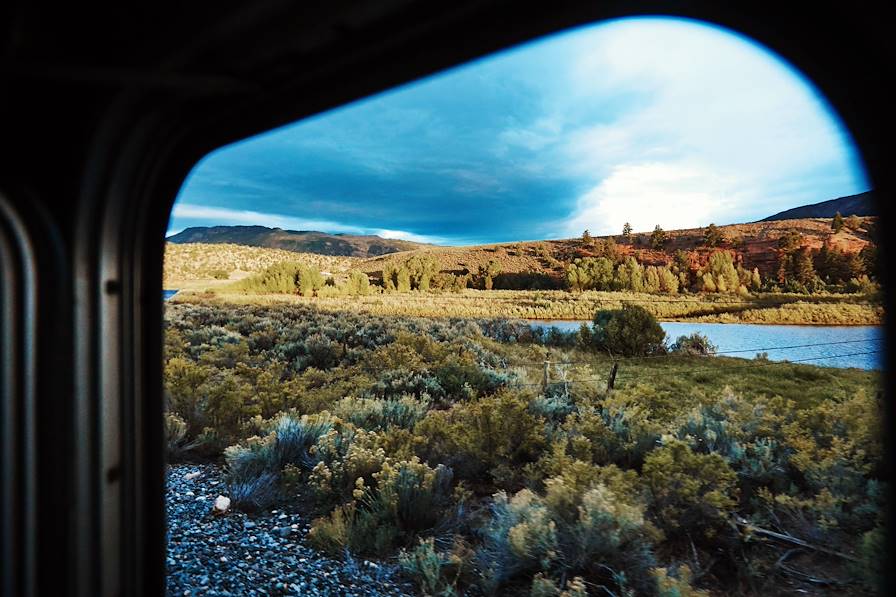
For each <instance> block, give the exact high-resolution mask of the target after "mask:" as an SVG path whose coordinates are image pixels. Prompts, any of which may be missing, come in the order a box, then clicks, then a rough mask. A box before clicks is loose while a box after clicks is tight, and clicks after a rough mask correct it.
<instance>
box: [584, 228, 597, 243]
mask: <svg viewBox="0 0 896 597" xmlns="http://www.w3.org/2000/svg"><path fill="white" fill-rule="evenodd" d="M593 242H594V237H592V236H591V233H590V232H589V231H588V230H587V229H586V230H585V232H583V233H582V244H583V245H585V246H586V247H588V246H591V244H592V243H593Z"/></svg>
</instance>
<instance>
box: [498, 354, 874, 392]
mask: <svg viewBox="0 0 896 597" xmlns="http://www.w3.org/2000/svg"><path fill="white" fill-rule="evenodd" d="M880 352H883V351H881V350H869V351H864V352H851V353H847V354H837V355H825V356H818V357H810V358H805V359H794V360H787V361H766V362H761V363H750V364H747V365H735V366H730V365H728V364H726V363H724V362H720V363H718V364H717V365H715V366H713V367H702V368H701V367H698V368H696V369H688V370H686V371H683V372H682V373H689V374H691V373H700V372H703V371H718V370H719V369H720V368H721V369H726V370H728V371H730V370H733V369H735V370H736V369H752V368H758V367H769V366H772V365H790V364H793V363H808V362H811V361H823V360H828V359H831V360H833V359H842V358H846V357H855V356H864V355H871V354H878V353H880ZM605 381H606V380H605V379H604V378H593V379H569V380H557V381H549V382H548V384H547V385H552V384H553V385H561V384H572V383H593V382H605ZM507 385H512V386H530V387H531V386H544V385H545V384H544V382H539V383H510V384H507Z"/></svg>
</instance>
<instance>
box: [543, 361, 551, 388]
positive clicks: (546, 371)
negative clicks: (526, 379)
mask: <svg viewBox="0 0 896 597" xmlns="http://www.w3.org/2000/svg"><path fill="white" fill-rule="evenodd" d="M550 375H551V361H549V360H547V359H545V362H544V377H543V380H542V384H543V385H544V391H545V392H547V391H548V381H549V380H550Z"/></svg>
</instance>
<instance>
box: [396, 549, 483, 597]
mask: <svg viewBox="0 0 896 597" xmlns="http://www.w3.org/2000/svg"><path fill="white" fill-rule="evenodd" d="M471 557H472V551H471V550H470V549H469V547H467V546H466V544H465V543H464V542H463V541H462V540H460V539H459V538H455V539H454V542H453V544H452V546H451V549H448V550H439V549H437V548H436V546H435V541H434V540H433V538H432V537H429V538H427V539H420V542H419V543H418V544H417V545H416V546H415V547H413V548H412V549H409V550H404V549H403V550H401V552H400V553H399V554H398V562H399V565H400V566H401V569H402V571H403V572H404V573H405V574H406V575H408V576H409V577H411V579H412V580H413V581H414V582H415V583H416V584H417V586H418V587H419V588H420V591H421V592H422V593H423V594H424V595H426V596H431V597H454V596H456V595H460V594H462V586H463V585H464V584H466V583H467V582H469V580H470V579H469V577H470V574H471V562H470V559H471Z"/></svg>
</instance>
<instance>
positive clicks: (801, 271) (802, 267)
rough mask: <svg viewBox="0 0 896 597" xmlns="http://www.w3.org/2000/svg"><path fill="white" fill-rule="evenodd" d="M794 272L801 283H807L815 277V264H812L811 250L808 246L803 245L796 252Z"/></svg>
mask: <svg viewBox="0 0 896 597" xmlns="http://www.w3.org/2000/svg"><path fill="white" fill-rule="evenodd" d="M794 273H795V274H796V279H797V280H799V282H800V283H802V284H808V283H809V282H811V281H812V280H814V279H815V266H814V265H812V252H811V250H810V249H809V247H803V248H802V249H800V250H799V252H797V254H796V261H795V263H794Z"/></svg>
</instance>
